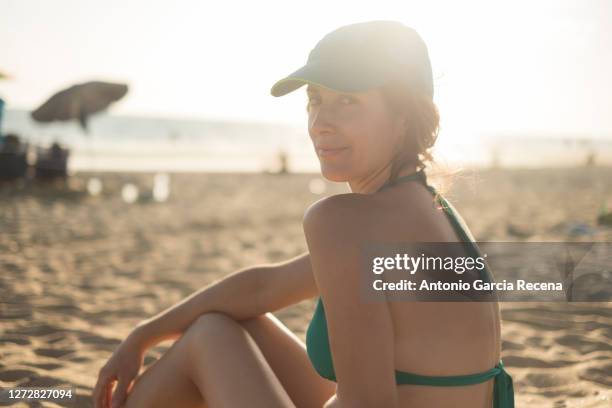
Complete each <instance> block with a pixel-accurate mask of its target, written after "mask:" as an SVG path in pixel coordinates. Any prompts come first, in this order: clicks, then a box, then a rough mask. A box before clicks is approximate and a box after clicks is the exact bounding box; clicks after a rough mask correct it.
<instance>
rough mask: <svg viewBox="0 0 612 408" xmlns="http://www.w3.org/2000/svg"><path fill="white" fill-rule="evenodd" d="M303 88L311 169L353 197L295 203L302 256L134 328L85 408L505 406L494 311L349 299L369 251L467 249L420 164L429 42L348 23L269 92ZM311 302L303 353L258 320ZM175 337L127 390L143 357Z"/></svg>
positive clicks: (506, 382)
mask: <svg viewBox="0 0 612 408" xmlns="http://www.w3.org/2000/svg"><path fill="white" fill-rule="evenodd" d="M305 84H307V85H308V86H307V94H308V105H307V111H308V130H309V134H310V137H311V139H312V142H313V145H314V148H315V150H316V152H317V156H318V158H319V161H320V164H321V172H322V174H323V176H324V177H325V178H327V179H329V180H333V181H346V182H348V184H349V186H350V188H351V191H352V193H350V194H340V195H336V196H331V197H327V198H324V199H322V200H319V201H318V202H316V203H314V204H313V205H312V206H310V207H309V208H308V209H307V211H306V213H305V216H304V220H303V227H304V233H305V236H306V241H307V243H308V249H309V252H308V253H305V254H303V255H302V256H299V257H296V258H294V259H292V260H290V261H287V262H285V263H282V264H277V265H266V266H256V267H252V268H248V269H245V270H242V271H239V272H237V273H235V274H233V275H230V276H228V277H227V278H225V279H223V280H222V281H220V282H218V283H215V284H213V285H211V286H208V287H206V288H204V289H202V290H201V291H199V292H197V293H195V294H193V295H192V296H190V297H189V298H187V299H185V300H184V301H182V302H180V303H179V304H177V305H175V306H174V307H172V308H170V309H168V310H167V311H165V312H163V313H161V314H160V315H158V316H156V317H154V318H151V319H149V320H146V321H144V322H142V323H141V324H139V325H138V326H137V327H136V328H135V329H134V330H133V332H132V333H131V334H130V335H129V336H128V337H127V338H126V339H125V340H124V341H123V342H122V344H121V345H120V346H119V347H118V349H117V350H116V351H115V353H114V354H113V355H112V356H111V358H110V359H109V361H108V362H107V363H106V365H105V366H104V367H103V368H102V369H101V370H100V375H99V378H98V383H97V384H96V388H95V391H94V398H95V401H96V406H98V407H107V406H109V402H111V401H112V404H113V406H121V404H122V403H123V402H125V407H128V408H131V407H169V406H172V407H266V408H270V407H300V408H302V407H317V408H321V407H325V408H347V407H351V408H352V407H376V408H378V407H389V408H399V407H419V408H421V407H474V408H485V407H487V408H488V407H491V406H493V405H494V406H495V407H496V408H508V407H512V406H513V402H512V383H511V379H510V377H509V376H508V374H507V373H506V372H505V371H504V369H503V366H502V365H501V361H500V319H499V309H498V305H497V303H495V302H464V303H451V302H447V303H440V302H436V303H432V302H422V303H421V302H364V301H363V299H362V298H361V295H360V291H359V283H360V281H359V279H358V276H359V275H358V274H357V273H356V272H355V271H357V270H358V268H359V256H360V254H359V252H358V250H357V248H359V247H360V245H361V244H362V243H364V242H366V241H368V242H371V241H380V242H457V241H473V238H472V236H471V234H470V233H469V231H468V230H467V229H466V227H465V226H464V224H463V223H462V221H461V219H460V218H458V216H457V215H456V213H455V212H454V211H453V209H452V206H450V204H449V203H448V202H447V201H445V200H444V199H443V198H442V197H441V196H439V195H435V194H434V196H435V197H436V199H437V200H438V204H439V205H437V206H432V193H435V190H434V189H433V188H432V187H431V186H429V185H428V184H427V183H426V179H425V175H424V172H423V170H422V168H423V167H424V164H425V161H427V160H428V159H431V156H430V155H429V153H428V149H429V148H430V147H431V146H432V145H433V143H434V141H435V138H436V135H437V129H438V122H439V116H438V112H437V110H436V107H435V105H434V104H433V101H432V99H433V81H432V75H431V66H430V63H429V57H428V53H427V48H426V46H425V44H424V43H423V42H422V40H421V38H420V37H419V35H418V34H417V33H416V32H415V31H414V30H412V29H410V28H408V27H406V26H404V25H402V24H400V23H397V22H392V21H372V22H366V23H358V24H352V25H349V26H344V27H341V28H339V29H337V30H335V31H333V32H332V33H330V34H328V35H327V36H325V37H324V38H323V39H322V40H321V41H319V43H318V44H317V45H316V47H315V48H314V49H313V50H312V51H311V52H310V55H309V58H308V62H307V64H306V65H305V66H304V67H302V68H300V69H299V70H298V71H296V72H294V73H293V74H292V75H290V76H288V77H287V78H284V79H282V80H281V81H279V82H277V83H276V84H275V85H274V86H273V88H272V94H273V95H274V96H281V95H284V94H286V93H288V92H291V91H293V90H295V89H297V88H299V87H300V86H302V85H305ZM315 296H319V299H318V303H317V308H316V310H315V314H314V316H313V319H312V321H311V323H310V326H309V328H308V333H307V346H306V345H304V344H303V343H302V342H301V341H300V340H299V339H298V338H297V337H296V336H295V335H294V334H293V333H291V332H290V331H289V330H288V329H287V328H286V327H285V326H283V324H282V323H281V322H280V321H278V319H276V318H275V317H274V316H273V315H272V314H271V313H270V312H272V311H275V310H278V309H281V308H283V307H286V306H289V305H291V304H294V303H297V302H299V301H302V300H304V299H309V298H312V297H315ZM323 305H325V307H323ZM173 338H178V341H176V342H175V343H174V344H173V345H172V347H171V348H170V349H169V350H168V351H167V352H166V353H165V354H164V355H163V356H162V357H161V358H160V359H159V360H158V361H157V362H155V363H154V364H153V366H152V367H150V368H149V369H147V370H146V371H145V372H144V373H143V374H142V375H141V376H140V377H139V378H138V379H137V380H136V381H135V382H134V385H133V386H131V383H132V380H133V379H134V378H135V377H136V375H137V374H138V371H139V369H140V367H141V364H142V361H143V355H144V353H145V350H147V349H148V348H149V347H151V346H152V345H154V344H156V343H158V342H160V341H162V340H165V339H173ZM115 382H116V383H117V386H116V389H115V391H114V393H113V395H112V398H111V393H112V386H113V384H114V383H115ZM126 396H127V398H126Z"/></svg>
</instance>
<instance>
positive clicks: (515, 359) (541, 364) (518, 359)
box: [503, 355, 575, 368]
mask: <svg viewBox="0 0 612 408" xmlns="http://www.w3.org/2000/svg"><path fill="white" fill-rule="evenodd" d="M503 361H504V365H506V366H508V367H518V368H558V367H567V366H568V365H572V364H575V362H573V361H564V360H556V361H546V360H540V359H538V358H533V357H523V356H517V355H508V356H504V358H503Z"/></svg>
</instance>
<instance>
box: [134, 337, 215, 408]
mask: <svg viewBox="0 0 612 408" xmlns="http://www.w3.org/2000/svg"><path fill="white" fill-rule="evenodd" d="M189 353H190V350H189V339H188V338H187V337H186V336H185V335H183V336H182V337H181V338H179V339H178V340H177V341H175V342H174V344H173V345H172V346H171V347H170V348H169V349H168V351H166V352H165V353H164V355H162V356H161V358H160V359H159V360H157V361H156V362H154V363H153V364H152V365H151V366H150V367H148V368H147V369H146V370H145V371H144V372H143V373H142V374H141V375H140V376H138V377H137V378H136V381H135V382H134V385H133V387H132V389H131V390H130V391H129V394H128V397H127V400H126V402H125V404H124V405H123V408H136V407H151V408H156V407H181V408H206V404H205V403H204V399H203V398H202V395H200V391H199V390H198V387H197V386H196V385H195V384H194V383H193V381H191V379H190V378H189V373H188V371H187V368H188V365H189V361H188V359H189Z"/></svg>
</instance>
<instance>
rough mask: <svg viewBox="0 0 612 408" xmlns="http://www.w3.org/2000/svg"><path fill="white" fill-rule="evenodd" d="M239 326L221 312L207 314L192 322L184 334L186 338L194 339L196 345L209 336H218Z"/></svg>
mask: <svg viewBox="0 0 612 408" xmlns="http://www.w3.org/2000/svg"><path fill="white" fill-rule="evenodd" d="M236 326H239V323H238V322H236V321H235V320H234V319H232V318H231V317H230V316H228V315H226V314H224V313H221V312H208V313H204V314H202V315H201V316H199V317H198V318H197V319H195V320H194V321H193V323H192V324H191V326H189V328H188V329H187V331H186V332H185V334H184V335H185V336H187V337H188V338H195V339H197V341H198V344H201V342H202V341H203V340H205V339H206V338H207V337H210V336H211V335H216V336H218V335H219V334H220V333H221V332H222V331H223V330H228V329H231V328H234V327H236Z"/></svg>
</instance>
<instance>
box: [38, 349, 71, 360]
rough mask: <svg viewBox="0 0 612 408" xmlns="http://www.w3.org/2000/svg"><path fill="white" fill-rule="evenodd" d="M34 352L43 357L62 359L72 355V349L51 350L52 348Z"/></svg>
mask: <svg viewBox="0 0 612 408" xmlns="http://www.w3.org/2000/svg"><path fill="white" fill-rule="evenodd" d="M34 352H35V353H36V354H37V355H39V356H43V357H53V358H62V357H64V356H66V355H68V354H70V353H74V350H72V349H52V348H44V347H41V348H37V349H34Z"/></svg>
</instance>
